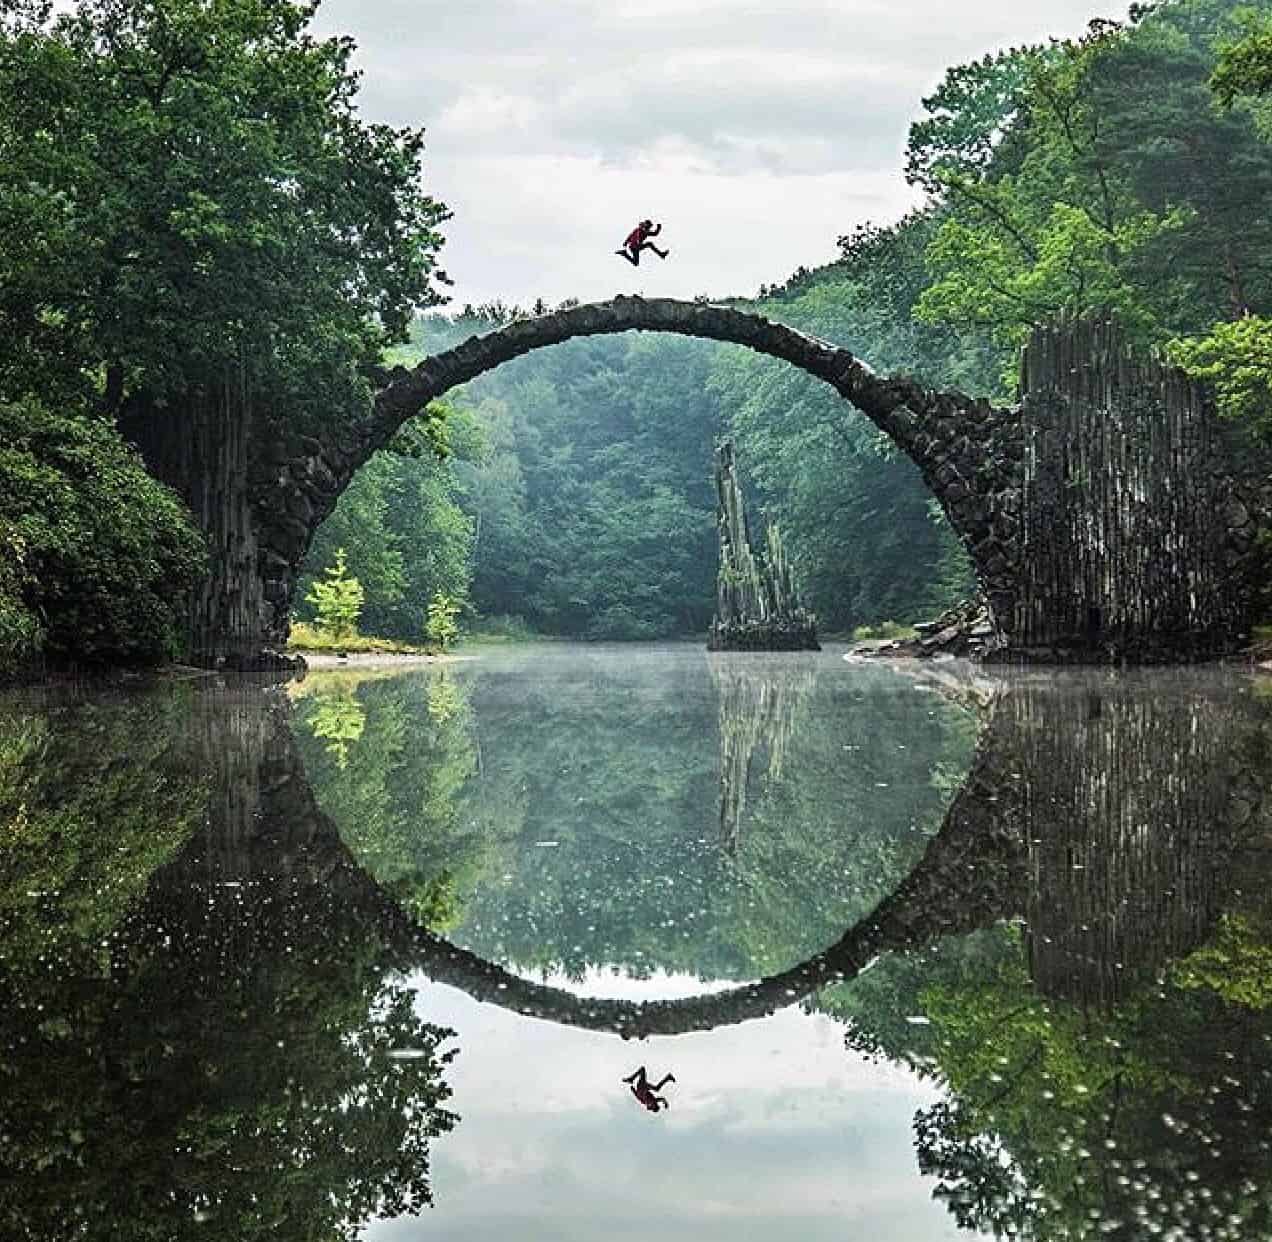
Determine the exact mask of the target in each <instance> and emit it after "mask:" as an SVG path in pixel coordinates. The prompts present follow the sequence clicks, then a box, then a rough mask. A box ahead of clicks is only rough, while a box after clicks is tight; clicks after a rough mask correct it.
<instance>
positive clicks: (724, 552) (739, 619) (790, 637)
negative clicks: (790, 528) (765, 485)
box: [707, 440, 820, 651]
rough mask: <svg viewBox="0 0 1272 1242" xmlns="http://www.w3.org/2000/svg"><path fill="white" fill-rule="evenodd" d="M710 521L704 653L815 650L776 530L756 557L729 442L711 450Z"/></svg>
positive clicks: (811, 621) (813, 629)
mask: <svg viewBox="0 0 1272 1242" xmlns="http://www.w3.org/2000/svg"><path fill="white" fill-rule="evenodd" d="M715 481H716V522H717V526H718V529H719V535H720V568H719V569H718V570H717V572H716V615H715V620H714V621H712V623H711V632H710V634H709V635H708V637H707V649H708V650H709V651H819V650H820V646H819V645H818V642H817V619H816V618H815V617H814V616H813V615H812V613H810V612H808V611H807V610H806V609H804V608H803V607H802V606H801V605H800V603H799V601H798V600H797V598H796V596H795V588H794V584H793V583H792V581H791V570H790V564H789V562H788V561H787V559H786V552H785V550H784V549H783V547H782V539H781V536H780V535H779V534H778V531H777V527H775V526H769V528H768V530H767V532H766V537H765V555H764V557H763V558H760V557H757V556H756V554H755V551H754V549H753V548H752V547H751V532H750V528H749V527H748V525H747V520H746V507H745V504H744V502H743V500H742V486H741V484H740V483H739V481H738V474H737V464H736V461H735V459H734V454H733V442H732V441H731V440H726V441H725V442H724V443H723V444H721V445H720V447H719V448H718V449H717V450H716V469H715Z"/></svg>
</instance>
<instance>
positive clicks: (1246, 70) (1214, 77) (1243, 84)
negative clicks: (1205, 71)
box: [1210, 8, 1272, 105]
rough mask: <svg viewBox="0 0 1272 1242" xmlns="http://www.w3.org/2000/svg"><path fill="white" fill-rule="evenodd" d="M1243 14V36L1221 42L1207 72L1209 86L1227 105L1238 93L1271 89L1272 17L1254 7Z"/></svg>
mask: <svg viewBox="0 0 1272 1242" xmlns="http://www.w3.org/2000/svg"><path fill="white" fill-rule="evenodd" d="M1242 17H1243V22H1244V33H1243V35H1242V37H1241V38H1240V39H1237V40H1234V41H1232V42H1226V43H1224V44H1222V45H1221V46H1220V49H1219V59H1218V62H1217V63H1216V65H1215V69H1214V72H1213V73H1212V74H1211V75H1210V87H1211V89H1212V90H1213V91H1214V92H1215V94H1216V95H1217V96H1218V97H1219V99H1220V100H1221V101H1222V102H1223V103H1225V104H1228V105H1231V104H1232V103H1233V102H1235V100H1236V99H1237V98H1238V97H1239V96H1241V95H1266V94H1268V93H1269V92H1272V18H1269V16H1268V15H1267V14H1266V13H1260V12H1259V11H1258V10H1257V9H1253V8H1251V9H1248V10H1246V11H1245V13H1244V14H1243V15H1242Z"/></svg>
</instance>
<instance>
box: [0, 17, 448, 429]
mask: <svg viewBox="0 0 1272 1242" xmlns="http://www.w3.org/2000/svg"><path fill="white" fill-rule="evenodd" d="M37 7H38V6H27V9H26V11H25V12H23V11H21V10H19V11H15V10H14V7H13V6H7V8H6V13H5V17H4V18H3V24H2V25H0V271H3V272H4V274H5V279H4V280H3V282H0V340H3V341H4V342H5V344H4V348H3V350H2V351H0V396H12V395H14V394H15V393H20V392H25V391H40V392H42V393H50V392H67V391H72V392H77V393H85V391H86V390H91V392H92V395H93V396H100V395H101V393H100V390H101V386H102V385H103V383H104V384H105V387H106V389H107V392H106V396H107V399H108V403H109V404H110V405H111V407H112V408H113V409H123V408H125V407H128V408H130V409H133V410H138V409H143V408H144V410H145V411H146V412H147V413H148V414H149V415H151V416H154V417H163V416H167V417H171V416H172V415H173V414H176V413H179V412H180V409H181V407H182V405H183V404H185V403H186V402H187V401H188V400H189V399H191V398H192V397H195V396H198V395H200V394H204V395H206V394H209V393H210V394H216V393H219V392H221V391H222V390H223V389H224V388H225V387H226V386H227V384H228V383H230V382H231V380H232V381H233V382H235V383H239V384H244V383H245V386H246V388H248V389H250V391H251V392H252V394H253V399H254V401H255V402H256V405H257V408H258V410H259V411H260V413H261V414H262V415H264V416H267V417H269V418H272V419H276V420H287V421H288V422H290V423H292V424H293V425H295V424H297V423H305V422H308V423H312V424H315V425H321V424H324V423H330V422H331V421H332V420H333V419H335V420H338V419H341V418H345V417H348V416H349V414H351V413H354V412H359V411H361V410H362V409H364V408H365V404H366V401H367V398H368V396H369V392H370V388H369V385H368V383H367V381H366V379H365V378H364V377H363V375H362V373H361V372H362V370H363V369H364V368H365V367H367V366H369V365H371V364H374V363H376V362H378V360H379V355H380V352H381V350H382V349H383V347H384V345H385V344H386V343H388V342H391V341H393V340H395V339H398V338H400V337H401V336H402V334H403V333H404V331H405V328H406V325H407V322H408V320H409V318H410V315H411V313H412V311H413V309H414V308H415V307H416V306H418V305H422V304H429V303H430V302H432V301H434V300H436V294H435V291H434V281H436V280H439V279H444V278H443V277H442V276H441V275H440V274H439V273H438V272H437V270H436V267H435V252H436V250H437V247H438V246H439V244H440V237H439V235H438V233H437V231H436V230H437V227H438V226H439V224H440V223H441V222H442V221H443V220H444V219H445V218H446V215H447V213H446V211H445V209H444V208H443V207H441V206H440V205H439V204H437V203H435V202H434V201H433V200H432V199H431V198H429V197H428V196H427V195H425V194H424V193H423V190H422V188H421V175H420V174H421V165H422V153H423V135H422V132H421V131H419V130H412V129H394V128H392V127H390V126H386V125H378V124H368V123H366V122H364V121H363V120H362V119H361V118H360V117H359V115H358V111H357V105H356V92H357V73H356V71H355V70H354V69H353V67H352V58H353V54H354V46H353V43H352V41H351V40H349V39H344V38H329V39H323V38H318V37H316V36H315V35H314V34H313V33H312V31H311V29H310V26H311V22H312V20H313V17H314V12H315V10H316V7H317V6H316V5H312V4H280V3H274V2H273V0H218V2H217V3H208V2H207V0H171V2H166V3H163V4H153V3H148V2H146V0H122V2H120V0H85V3H81V4H77V5H75V6H73V7H71V8H69V9H65V8H63V9H61V10H60V11H59V12H57V13H56V14H55V15H54V16H53V17H52V18H51V19H50V18H48V17H47V14H46V13H45V14H41V13H39V12H38V11H35V10H36V9H37ZM53 121H55V122H56V123H52V122H53Z"/></svg>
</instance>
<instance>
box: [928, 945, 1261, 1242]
mask: <svg viewBox="0 0 1272 1242" xmlns="http://www.w3.org/2000/svg"><path fill="white" fill-rule="evenodd" d="M1004 934H1005V935H1010V936H1013V937H1014V936H1015V933H1012V932H1005V933H1004ZM922 1004H923V1005H924V1007H925V1009H926V1012H927V1016H928V1017H929V1018H930V1020H931V1022H932V1028H933V1034H934V1038H935V1045H936V1049H937V1052H936V1058H937V1061H938V1063H939V1066H940V1072H941V1076H942V1078H943V1079H944V1081H945V1082H946V1083H947V1084H948V1085H949V1087H950V1089H951V1091H952V1096H953V1100H952V1103H947V1104H943V1105H940V1106H938V1107H937V1108H935V1109H933V1110H929V1111H927V1112H925V1113H921V1114H920V1115H919V1117H918V1119H917V1121H916V1133H917V1137H918V1146H919V1163H920V1167H922V1168H923V1169H924V1170H925V1171H927V1172H931V1173H935V1174H937V1175H939V1176H940V1178H941V1179H942V1184H941V1189H940V1190H939V1191H938V1193H939V1194H941V1195H942V1197H944V1198H946V1200H947V1201H948V1203H949V1204H950V1207H951V1210H952V1211H953V1212H954V1213H955V1215H956V1217H957V1218H958V1219H959V1221H960V1222H961V1223H963V1224H965V1225H975V1226H977V1227H979V1228H982V1229H992V1230H997V1231H1004V1232H1005V1231H1007V1230H1008V1229H1012V1230H1015V1231H1016V1232H1017V1233H1018V1234H1019V1235H1020V1236H1026V1237H1037V1238H1047V1239H1050V1238H1084V1237H1093V1238H1094V1237H1099V1236H1108V1235H1110V1234H1113V1235H1114V1236H1124V1237H1141V1236H1145V1235H1146V1234H1148V1233H1153V1234H1158V1233H1161V1232H1163V1231H1169V1230H1171V1229H1175V1230H1177V1231H1179V1232H1178V1233H1177V1235H1176V1236H1179V1237H1188V1238H1194V1237H1219V1236H1230V1237H1254V1236H1259V1237H1262V1236H1265V1234H1266V1232H1267V1230H1268V1229H1269V1227H1272V1181H1270V1175H1272V1158H1270V1155H1269V1145H1268V1141H1267V1138H1266V1135H1267V1128H1268V1125H1269V1123H1270V1122H1272V1090H1270V1089H1269V1082H1270V1080H1272V1048H1270V1044H1272V1021H1269V1018H1268V1015H1267V1014H1266V1012H1260V1011H1256V1010H1252V1009H1249V1008H1246V1007H1245V1006H1242V1005H1237V1004H1233V1003H1231V1002H1230V1001H1228V1000H1225V999H1224V997H1223V996H1222V995H1221V994H1220V993H1219V992H1216V991H1214V990H1211V989H1210V988H1208V987H1190V988H1189V989H1187V990H1184V989H1180V988H1177V987H1173V986H1170V985H1169V984H1166V985H1165V986H1163V987H1161V988H1160V990H1158V989H1156V988H1154V987H1150V988H1148V989H1147V990H1145V991H1142V992H1141V993H1139V994H1138V995H1137V996H1136V997H1134V998H1132V999H1131V1000H1128V1001H1126V1002H1124V1003H1122V1004H1119V1005H1118V1006H1117V1007H1116V1008H1115V1009H1114V1010H1113V1011H1112V1012H1111V1013H1109V1014H1107V1015H1102V1016H1093V1015H1091V1014H1084V1013H1082V1012H1080V1011H1078V1010H1077V1009H1075V1008H1073V1007H1070V1006H1068V1005H1065V1004H1063V1003H1048V1002H1047V1001H1046V1000H1045V999H1044V998H1043V997H1041V996H1039V995H1038V994H1037V993H1036V992H1035V991H1033V989H1032V986H1031V984H1030V982H1029V979H1028V976H1027V973H1026V971H1025V967H1024V954H1023V952H1020V953H1017V954H1014V955H1012V956H1011V957H1010V958H1008V959H1006V960H1005V961H1004V962H1003V963H1002V965H1001V967H1000V969H999V971H998V972H997V973H996V974H995V975H993V976H991V977H990V978H988V979H986V980H984V981H983V982H981V983H979V984H976V985H973V986H970V987H969V986H964V987H962V988H958V989H949V988H946V987H944V986H939V985H938V986H936V987H933V988H931V989H929V990H927V991H926V992H925V993H924V994H923V996H922ZM1222 1228H1226V1229H1227V1230H1228V1231H1229V1232H1228V1233H1226V1234H1224V1233H1223V1232H1222Z"/></svg>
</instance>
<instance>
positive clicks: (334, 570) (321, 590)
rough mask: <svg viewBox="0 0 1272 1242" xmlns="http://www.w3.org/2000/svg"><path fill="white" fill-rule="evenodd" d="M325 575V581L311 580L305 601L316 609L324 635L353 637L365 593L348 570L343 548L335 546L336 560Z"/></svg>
mask: <svg viewBox="0 0 1272 1242" xmlns="http://www.w3.org/2000/svg"><path fill="white" fill-rule="evenodd" d="M326 575H327V580H326V581H325V582H315V583H314V585H313V588H312V589H311V590H310V592H309V594H308V595H306V596H305V600H306V602H307V603H310V604H312V605H313V606H314V607H315V608H316V609H317V611H318V629H319V630H321V631H322V632H323V633H324V634H326V635H328V636H329V637H331V638H354V637H356V635H357V633H358V618H359V617H360V616H361V615H362V605H363V602H364V601H365V599H366V594H365V592H364V591H363V590H362V583H360V582H359V581H358V580H357V578H354V577H353V576H352V575H351V574H350V573H349V567H348V566H347V565H346V564H345V550H344V548H337V549H336V563H335V564H334V565H328V566H327V569H326Z"/></svg>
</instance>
